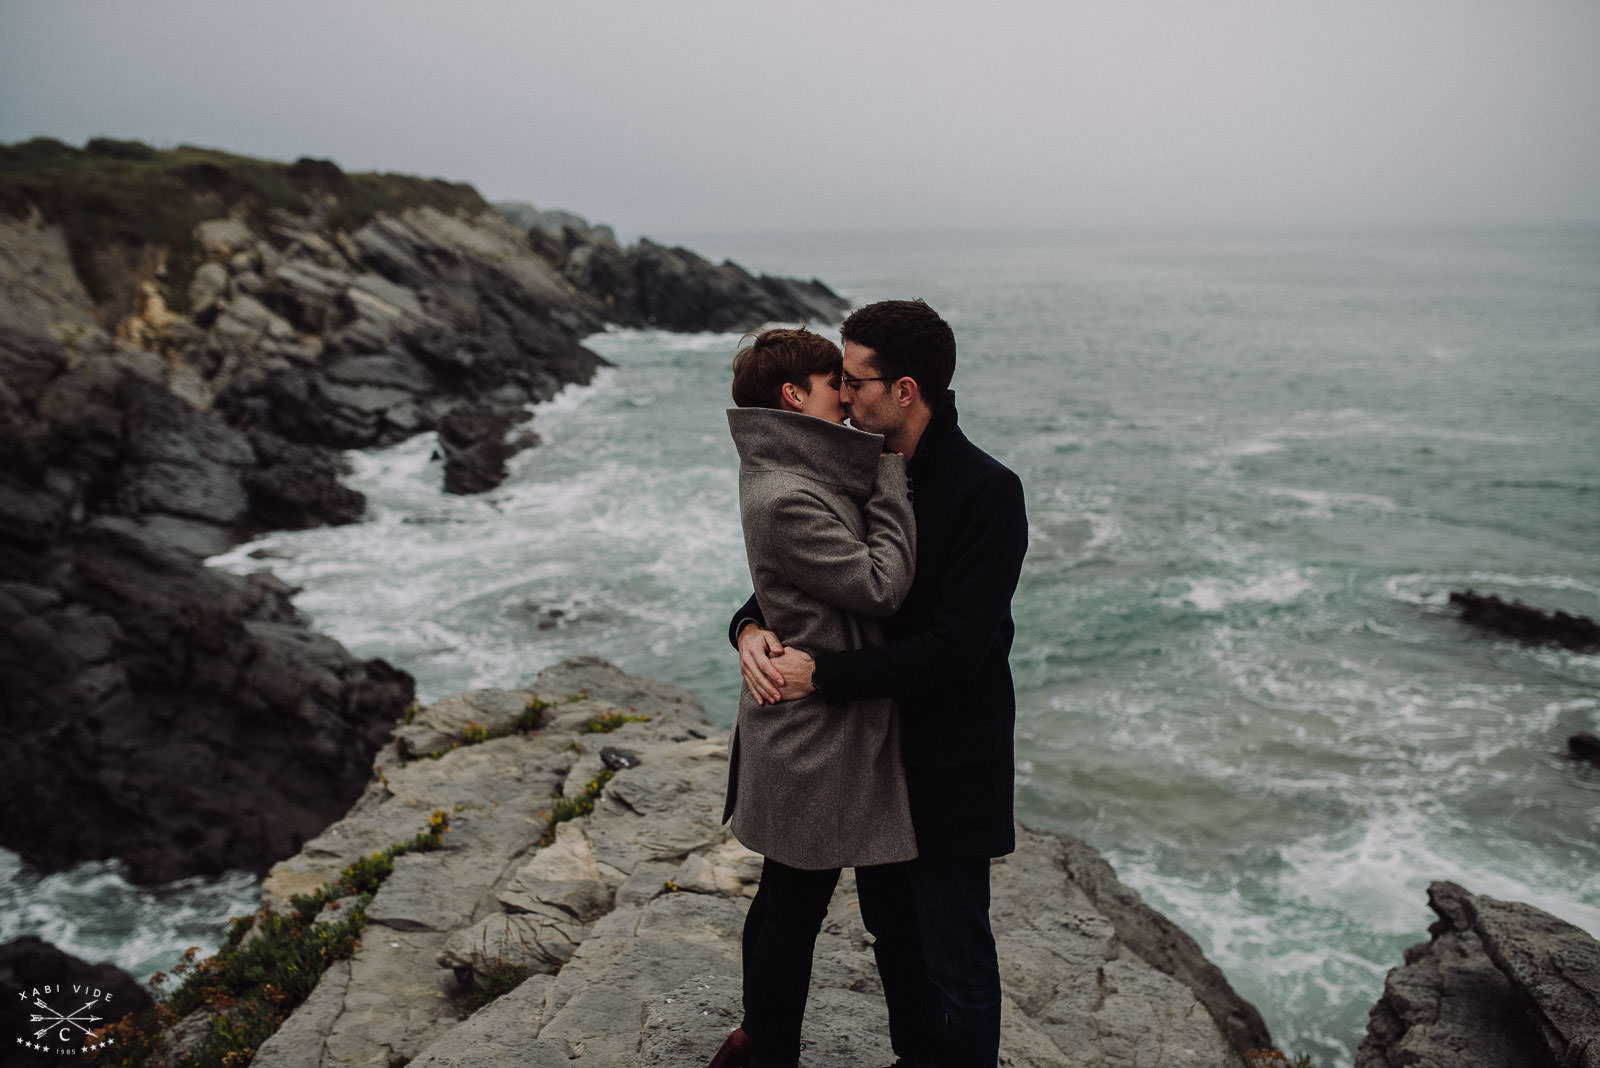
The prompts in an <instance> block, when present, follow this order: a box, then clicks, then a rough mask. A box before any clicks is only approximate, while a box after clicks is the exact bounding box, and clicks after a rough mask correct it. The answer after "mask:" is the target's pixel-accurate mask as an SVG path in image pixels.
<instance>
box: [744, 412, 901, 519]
mask: <svg viewBox="0 0 1600 1068" xmlns="http://www.w3.org/2000/svg"><path fill="white" fill-rule="evenodd" d="M728 430H729V431H730V432H731V433H732V434H733V444H734V447H735V448H737V449H738V450H739V462H740V463H741V464H742V465H744V466H746V467H749V468H752V469H755V470H771V471H787V472H790V473H793V474H798V475H802V476H804V477H806V478H810V479H814V480H816V481H818V482H826V483H828V484H829V485H834V486H838V487H840V488H841V489H843V490H844V491H845V492H847V493H849V494H850V495H851V496H853V497H856V498H858V499H861V500H865V499H866V498H867V497H868V496H870V495H871V493H872V487H873V485H874V483H876V481H877V478H878V459H879V457H881V456H882V455H883V435H881V434H868V433H866V432H865V431H861V430H856V429H854V428H853V427H848V426H843V425H841V424H839V423H830V422H828V420H826V419H818V418H816V417H815V416H810V415H801V414H799V413H798V412H785V411H780V410H779V409H776V408H729V409H728Z"/></svg>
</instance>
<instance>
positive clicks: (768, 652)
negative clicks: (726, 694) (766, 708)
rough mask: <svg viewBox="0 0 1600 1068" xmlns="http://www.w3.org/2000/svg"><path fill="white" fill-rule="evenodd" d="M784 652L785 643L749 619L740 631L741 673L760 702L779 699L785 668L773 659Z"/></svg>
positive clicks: (772, 702)
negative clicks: (782, 668)
mask: <svg viewBox="0 0 1600 1068" xmlns="http://www.w3.org/2000/svg"><path fill="white" fill-rule="evenodd" d="M781 655H783V643H782V642H780V641H779V640H778V636H777V635H776V634H774V633H772V631H770V630H762V629H761V628H760V627H758V626H756V625H755V624H754V623H747V624H745V627H744V629H743V630H741V631H740V632H739V674H741V675H743V676H744V684H745V685H746V686H747V687H749V689H750V693H751V694H752V695H754V697H755V699H756V703H757V704H762V705H775V704H777V703H778V701H779V699H780V696H781V695H780V693H779V687H781V686H782V685H783V672H782V671H779V670H778V667H777V665H775V664H774V663H773V662H772V658H773V657H775V656H781Z"/></svg>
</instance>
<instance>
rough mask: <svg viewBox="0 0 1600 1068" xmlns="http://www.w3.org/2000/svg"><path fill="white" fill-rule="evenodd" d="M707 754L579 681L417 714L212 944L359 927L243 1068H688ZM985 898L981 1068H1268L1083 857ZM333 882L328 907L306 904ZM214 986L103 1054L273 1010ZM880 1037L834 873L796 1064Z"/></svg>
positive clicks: (705, 868) (709, 884) (719, 920)
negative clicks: (988, 941)
mask: <svg viewBox="0 0 1600 1068" xmlns="http://www.w3.org/2000/svg"><path fill="white" fill-rule="evenodd" d="M727 748H728V739H727V732H726V731H723V730H720V729H718V728H716V727H713V726H712V725H711V724H710V723H709V722H708V721H707V719H706V717H705V714H704V712H703V711H702V710H701V708H700V706H699V705H698V703H697V702H696V701H695V700H694V698H693V697H692V696H691V695H690V694H689V693H688V692H686V691H683V690H680V689H677V688H675V687H672V686H667V685H664V684H662V683H658V682H653V681H650V680H646V679H639V678H633V677H630V676H627V675H624V674H623V673H622V672H620V671H618V670H617V669H616V668H615V667H613V666H611V665H610V664H607V663H605V662H603V661H599V660H595V659H579V660H572V661H568V662H566V663H563V664H560V665H558V666H556V667H554V668H551V669H550V670H548V671H546V672H544V673H543V674H542V675H540V677H539V678H538V679H537V680H536V681H535V682H534V684H533V689H532V692H526V693H524V692H508V691H479V692H475V693H469V694H464V695H462V696H460V697H457V698H452V699H450V700H446V701H442V702H440V703H438V704H436V705H434V706H432V707H429V708H425V709H422V710H421V711H420V713H419V714H417V715H416V716H415V717H413V719H412V720H411V722H409V723H407V724H405V725H404V726H401V727H400V728H399V729H398V730H397V731H396V734H395V738H394V740H393V741H392V742H391V743H390V744H389V745H387V746H386V747H385V748H384V749H383V750H382V751H381V752H380V753H379V755H378V757H377V761H376V765H377V766H376V770H375V774H374V777H373V780H372V782H371V784H370V786H369V787H368V789H367V791H366V792H365V793H364V794H363V795H362V797H361V799H360V800H359V801H358V802H357V803H356V805H355V806H354V807H353V808H352V809H351V811H350V812H349V813H348V814H347V815H346V816H345V817H344V818H343V819H342V820H339V821H338V822H336V823H334V824H333V825H332V826H330V827H329V828H328V829H327V830H326V831H325V832H324V833H322V834H321V835H319V836H317V837H316V838H314V839H312V840H311V841H309V842H307V843H306V846H305V848H304V850H302V851H301V852H300V854H299V855H297V856H295V857H293V858H292V859H289V860H287V861H285V862H283V863H281V864H279V865H277V866H275V867H274V868H273V870H272V872H271V874H270V876H269V877H268V879H267V881H266V883H265V887H264V897H265V908H266V910H267V911H266V912H264V913H263V914H262V916H260V917H257V918H256V920H255V921H254V924H253V926H252V930H253V931H256V929H258V928H259V929H261V930H259V931H256V933H255V934H254V938H255V941H254V943H252V942H251V941H250V940H249V939H248V938H239V937H237V936H236V937H235V939H234V941H235V942H237V943H238V945H239V946H240V947H241V951H243V950H244V949H246V948H247V947H251V946H252V945H254V947H255V949H254V950H253V951H252V952H253V953H254V954H255V957H254V959H255V960H256V961H257V962H258V963H259V962H260V961H263V960H268V961H270V960H273V959H278V958H279V957H281V959H284V960H291V959H295V958H292V957H291V956H290V955H289V954H288V953H287V952H286V951H282V950H280V951H273V950H271V949H269V948H264V947H270V946H272V945H274V944H275V940H278V939H281V938H282V933H281V929H267V924H266V920H265V917H266V916H268V915H285V914H293V913H294V912H295V910H296V909H297V908H298V909H299V913H300V914H301V915H304V916H306V917H311V916H316V917H317V918H316V920H315V921H314V922H315V923H316V924H319V925H322V926H323V927H325V928H326V927H327V926H328V925H331V924H336V923H348V922H349V921H350V920H351V919H352V918H353V917H354V916H355V915H356V913H357V912H358V911H359V912H360V914H361V920H362V924H363V925H364V926H363V928H362V929H361V932H360V938H359V943H358V944H353V945H351V944H348V943H347V944H346V945H347V948H348V952H347V953H343V954H336V955H339V956H340V958H341V959H338V960H337V962H335V963H333V964H332V966H331V967H329V968H328V969H327V971H326V972H325V973H322V974H321V977H320V980H319V981H317V982H316V983H315V988H314V989H313V990H311V991H310V992H309V996H307V997H306V998H305V1000H304V1001H303V1002H300V1003H299V1004H297V1005H292V1006H291V1005H285V1004H283V1002H282V999H279V1000H278V1001H277V1002H276V1004H277V1006H278V1008H277V1010H276V1013H277V1015H278V1016H281V1017H283V1022H282V1024H281V1026H277V1027H276V1029H275V1031H274V1030H272V1029H270V1028H265V1029H263V1031H270V1037H265V1038H264V1041H261V1042H260V1044H259V1051H258V1052H256V1053H255V1058H254V1060H253V1061H252V1062H251V1063H253V1064H255V1065H256V1066H257V1068H276V1066H280V1065H282V1066H286V1068H287V1066H293V1068H303V1066H309V1065H316V1066H326V1068H332V1066H334V1065H351V1064H380V1065H381V1064H399V1063H409V1064H411V1065H412V1066H413V1068H418V1066H438V1068H444V1066H447V1065H448V1066H454V1068H466V1066H469V1065H470V1066H491V1065H505V1066H510V1065H520V1066H531V1065H550V1066H556V1065H561V1066H586V1065H593V1066H599V1068H616V1066H619V1065H641V1066H643V1065H658V1066H667V1065H671V1066H694V1065H703V1064H705V1063H706V1061H707V1060H709V1058H710V1056H711V1054H712V1053H713V1052H714V1051H715V1050H716V1048H717V1045H718V1044H719V1043H720V1042H721V1041H722V1039H723V1038H724V1037H725V1036H726V1034H727V1032H728V1031H729V1030H730V1029H731V1028H733V1027H734V1026H736V1025H737V1023H738V1020H739V1012H740V980H739V931H740V929H741V926H742V924H743V918H744V911H745V909H746V908H747V907H748V905H749V901H750V898H751V896H752V895H753V894H754V892H755V889H756V882H757V880H758V878H759V875H760V871H761V860H760V858H759V857H758V856H756V855H755V854H753V853H750V852H749V851H748V850H745V849H744V848H743V847H741V846H740V845H739V844H738V842H736V841H734V840H733V839H731V838H730V837H729V835H728V832H727V830H726V828H724V827H722V826H721V825H720V824H719V822H718V817H719V815H720V813H721V810H722V793H723V789H724V785H725V783H726V779H727V771H728V764H727ZM430 823H432V824H434V825H435V826H438V825H442V824H444V823H448V830H447V831H445V832H444V833H443V834H442V835H440V836H438V840H437V844H436V845H435V846H434V847H432V848H428V849H425V850H414V851H409V850H408V851H406V852H404V853H403V854H402V855H399V856H397V857H395V858H394V860H393V862H392V871H390V872H389V873H388V874H387V875H386V877H384V878H383V879H382V880H381V883H380V884H379V885H378V886H377V887H376V891H375V893H372V894H371V896H370V897H366V896H362V895H359V894H358V893H357V890H358V889H363V888H366V887H357V886H355V885H350V884H352V883H353V882H355V881H356V880H355V879H354V878H353V876H352V873H360V872H362V871H366V870H370V869H371V868H372V867H373V866H374V865H373V858H377V857H379V856H382V855H384V854H385V851H392V850H393V847H394V845H395V844H396V843H404V842H406V841H407V840H409V839H412V838H413V836H414V835H416V834H417V831H418V829H419V828H426V827H428V826H429V825H430ZM992 883H993V887H994V903H993V908H992V910H991V916H992V919H993V923H994V927H995V931H996V937H997V940H998V944H999V950H1000V963H1001V968H1002V972H1003V981H1004V988H1005V1007H1004V1012H1005V1016H1004V1020H1005V1024H1004V1037H1003V1045H1002V1051H1003V1054H1004V1060H1003V1063H1005V1064H1008V1065H1012V1066H1014V1068H1023V1066H1037V1068H1043V1066H1047V1065H1048V1066H1060V1068H1066V1066H1069V1065H1071V1066H1076V1068H1101V1066H1104V1068H1111V1066H1119V1068H1121V1066H1132V1065H1139V1066H1142V1068H1178V1066H1191V1068H1229V1066H1235V1068H1242V1066H1245V1065H1247V1064H1248V1065H1250V1066H1251V1068H1254V1066H1255V1065H1257V1064H1260V1065H1270V1064H1279V1065H1282V1064H1283V1063H1284V1062H1283V1061H1282V1060H1281V1059H1270V1058H1267V1057H1265V1056H1262V1057H1259V1058H1258V1057H1248V1058H1247V1056H1246V1054H1247V1052H1248V1051H1250V1050H1251V1049H1254V1048H1257V1047H1264V1046H1266V1045H1267V1044H1268V1039H1267V1033H1266V1029H1265V1027H1264V1026H1263V1025H1262V1023H1261V1019H1260V1016H1259V1015H1258V1014H1257V1013H1256V1011H1255V1010H1254V1009H1253V1008H1252V1007H1251V1006H1250V1005H1249V1004H1248V1003H1246V1002H1245V1001H1243V1000H1242V999H1240V998H1239V997H1238V996H1237V995H1236V994H1235V993H1234V992H1233V990H1232V989H1231V988H1230V987H1229V985H1228V983H1227V981H1226V980H1225V979H1224V978H1223V977H1222V974H1221V973H1220V972H1219V971H1218V970H1217V969H1216V968H1215V967H1214V966H1213V965H1211V964H1210V962H1208V961H1207V960H1206V959H1205V958H1204V956H1203V955H1202V954H1201V953H1200V950H1199V949H1198V947H1197V946H1196V945H1195V943H1194V942H1193V941H1192V940H1191V939H1190V938H1189V937H1188V936H1187V935H1185V934H1184V933H1183V932H1182V931H1181V930H1179V929H1178V928H1177V927H1176V926H1174V925H1173V924H1172V923H1171V922H1170V921H1167V920H1166V919H1164V918H1163V917H1161V916H1160V915H1159V914H1157V913H1155V912H1153V911H1152V910H1150V909H1149V908H1147V907H1146V906H1144V905H1143V903H1142V902H1140V900H1139V898H1138V895H1137V894H1136V893H1134V892H1133V891H1132V890H1131V889H1129V888H1128V887H1126V886H1124V885H1122V884H1121V883H1120V882H1118V881H1117V879H1116V876H1115V875H1114V874H1113V873H1112V871H1111V869H1110V868H1109V867H1108V866H1107V865H1106V863H1105V861H1104V860H1102V859H1101V858H1100V857H1099V855H1098V854H1096V853H1095V852H1094V850H1092V849H1091V848H1090V847H1089V846H1087V845H1085V844H1084V843H1083V842H1081V841H1078V840H1076V839H1073V838H1070V837H1067V836H1064V835H1055V834H1045V833H1039V832H1035V831H1031V830H1028V829H1026V828H1022V827H1019V828H1018V849H1017V851H1016V853H1014V854H1013V855H1011V856H1009V857H1006V858H1004V859H1003V860H999V861H996V862H995V863H994V865H993V868H992ZM346 885H348V889H347V890H334V891H333V894H335V895H340V896H337V897H335V898H333V899H332V900H330V899H329V894H328V892H327V891H325V890H323V889H322V888H327V887H339V886H346ZM319 894H320V896H318V895H319ZM308 902H309V903H310V905H309V906H308ZM318 908H320V910H321V911H320V913H318V911H317V909H318ZM306 922H307V923H309V922H312V921H310V920H309V919H308V920H307V921H306ZM275 953H276V956H275ZM202 971H204V969H202ZM232 974H234V970H232V967H231V965H230V966H218V967H215V968H213V969H211V972H210V974H209V975H204V974H202V975H201V976H200V981H199V982H198V983H196V984H194V985H193V986H192V987H191V990H190V991H189V993H188V996H186V998H185V999H184V1000H182V1002H181V1004H182V1005H183V1007H184V1011H185V1012H186V1013H187V1017H186V1019H182V1020H178V1019H170V1018H169V1027H168V1028H167V1029H166V1031H165V1032H164V1033H163V1034H162V1035H161V1036H160V1037H159V1038H157V1039H150V1038H148V1037H147V1038H141V1037H140V1036H139V1035H138V1034H137V1033H136V1032H134V1031H131V1030H128V1031H123V1032H121V1033H120V1035H119V1045H120V1046H121V1047H122V1048H123V1049H124V1050H125V1051H126V1053H127V1055H129V1056H134V1057H137V1056H143V1057H145V1058H146V1063H151V1064H160V1063H164V1062H166V1061H168V1060H171V1059H174V1058H176V1057H177V1056H179V1055H181V1053H182V1052H183V1051H185V1050H190V1051H193V1050H198V1049H200V1048H201V1047H202V1046H203V1045H204V1044H205V1043H208V1042H215V1041H216V1036H217V1035H218V1033H219V1032H218V1031H217V1030H216V1029H215V1028H214V1027H213V1024H212V1022H211V1014H212V1013H214V1012H218V1011H221V1012H224V1013H231V1014H233V1016H232V1017H231V1018H232V1019H233V1020H240V1019H243V1018H245V1017H248V1016H250V1015H251V1014H252V1013H254V1012H256V1011H257V1006H258V1005H263V1004H265V1005H267V1006H268V1007H267V1008H264V1009H262V1011H272V1010H271V1008H270V1005H271V1003H272V1000H273V999H272V998H271V997H270V996H263V994H262V991H263V990H264V989H268V988H273V987H276V986H278V985H279V984H280V983H282V981H281V980H280V979H279V978H278V977H277V976H276V975H274V974H272V973H267V974H266V977H265V981H263V979H262V978H261V977H260V975H259V974H258V977H257V979H256V981H255V983H254V984H253V985H249V984H235V983H232V981H231V980H230V979H229V976H230V975H232ZM283 985H286V984H283ZM194 987H201V988H205V989H206V990H207V993H206V994H205V995H204V996H196V995H195V993H194ZM494 995H499V996H497V997H496V996H494ZM485 1000H487V1001H488V1003H487V1004H486V1005H485V1004H483V1002H484V1001H485ZM479 1005H482V1007H477V1006H479ZM274 1022H276V1021H274ZM886 1027H887V1024H886V1019H885V1016H884V1008H883V1001H882V995H881V990H880V987H879V985H878V979H877V973H876V969H875V967H874V965H873V962H872V955H871V950H870V948H869V946H868V942H867V937H866V932H865V930H864V929H863V928H862V925H861V920H860V916H859V914H858V908H857V903H856V899H855V894H854V890H853V884H852V882H851V880H850V878H849V876H848V875H847V876H846V878H845V880H844V882H843V883H842V884H841V888H840V890H839V891H838V892H837V893H836V895H835V897H834V901H833V906H832V909H831V911H830V914H829V918H828V920H827V922H826V924H825V927H824V929H823V933H822V936H821V939H820V941H819V943H818V948H817V962H816V968H815V973H814V978H813V984H812V992H811V1002H810V1006H809V1009H808V1013H807V1019H806V1029H805V1041H806V1045H807V1050H806V1052H805V1054H804V1056H803V1058H802V1063H805V1064H809V1065H815V1066H822V1065H827V1066H829V1068H854V1066H863V1068H872V1066H877V1065H882V1064H887V1063H889V1062H890V1061H892V1060H893V1059H894V1056H893V1053H892V1051H891V1050H890V1049H889V1045H888V1039H887V1031H886ZM222 1031H223V1032H226V1033H228V1034H232V1035H238V1034H241V1033H242V1032H243V1028H242V1027H236V1026H234V1025H233V1024H232V1023H230V1024H229V1025H228V1026H226V1027H224V1028H222ZM246 1047H249V1048H253V1047H252V1046H250V1043H249V1042H246V1043H244V1044H243V1045H242V1046H235V1047H233V1048H235V1049H242V1048H246ZM207 1048H209V1049H210V1051H211V1053H212V1054H214V1055H220V1054H221V1050H222V1047H221V1046H219V1045H211V1046H209V1047H207Z"/></svg>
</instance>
